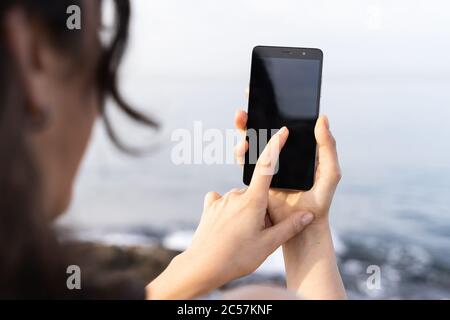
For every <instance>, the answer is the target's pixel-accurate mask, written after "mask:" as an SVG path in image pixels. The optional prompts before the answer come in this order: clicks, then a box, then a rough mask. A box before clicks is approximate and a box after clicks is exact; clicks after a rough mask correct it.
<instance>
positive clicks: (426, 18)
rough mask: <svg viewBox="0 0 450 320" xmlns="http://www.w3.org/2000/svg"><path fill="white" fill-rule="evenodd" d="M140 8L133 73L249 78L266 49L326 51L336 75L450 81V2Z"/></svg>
mask: <svg viewBox="0 0 450 320" xmlns="http://www.w3.org/2000/svg"><path fill="white" fill-rule="evenodd" d="M132 4H133V13H134V15H133V18H134V19H133V24H132V42H131V47H130V49H131V50H130V51H129V53H128V60H127V66H128V67H129V68H130V69H128V70H132V71H133V72H150V73H152V74H161V75H164V76H174V77H175V76H177V75H189V76H194V77H195V76H196V75H198V76H199V77H200V76H242V75H247V74H248V65H249V61H250V51H251V49H252V47H253V46H254V45H258V44H262V45H286V46H310V47H319V48H321V49H323V51H324V52H325V63H326V67H327V68H326V71H327V72H328V74H330V75H337V76H339V75H345V74H355V73H356V74H359V73H361V74H386V73H391V74H400V75H405V74H406V75H408V74H411V75H421V74H429V73H430V74H443V75H449V74H450V59H448V57H449V56H450V2H449V1H445V0H429V1H424V0H409V1H408V0H395V1H392V0H391V1H389V0H369V1H361V0H342V1H336V0H314V1H295V0H277V1H274V0H239V1H238V0H227V1H211V0H192V1H181V0H164V1H156V0H151V1H149V0H132ZM441 76H442V75H441Z"/></svg>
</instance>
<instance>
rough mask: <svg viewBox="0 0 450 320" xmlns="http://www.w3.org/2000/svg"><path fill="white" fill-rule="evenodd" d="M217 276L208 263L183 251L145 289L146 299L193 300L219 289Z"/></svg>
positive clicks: (219, 283) (219, 284)
mask: <svg viewBox="0 0 450 320" xmlns="http://www.w3.org/2000/svg"><path fill="white" fill-rule="evenodd" d="M222 284H223V283H221V281H220V279H219V277H218V274H217V273H215V272H214V271H213V270H212V269H211V268H209V265H208V263H203V262H202V261H201V259H198V257H196V256H192V255H191V253H190V252H189V251H185V252H183V253H181V254H179V255H178V256H176V257H175V258H174V259H173V260H172V261H171V263H170V264H169V266H168V267H167V268H166V270H164V272H163V273H162V274H160V275H159V276H158V277H157V278H156V279H155V280H153V281H152V282H151V283H150V284H149V285H148V286H147V288H146V293H147V298H148V299H154V300H166V299H167V300H178V299H193V298H196V297H199V296H202V295H205V294H207V293H208V292H210V291H212V290H214V289H216V288H218V287H220V286H221V285H222Z"/></svg>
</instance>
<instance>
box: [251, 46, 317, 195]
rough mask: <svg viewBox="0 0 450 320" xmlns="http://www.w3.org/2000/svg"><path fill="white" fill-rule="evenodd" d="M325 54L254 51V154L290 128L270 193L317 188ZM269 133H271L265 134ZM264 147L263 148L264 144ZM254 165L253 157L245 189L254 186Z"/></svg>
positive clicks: (299, 50) (269, 49)
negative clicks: (317, 129)
mask: <svg viewBox="0 0 450 320" xmlns="http://www.w3.org/2000/svg"><path fill="white" fill-rule="evenodd" d="M322 60H323V55H322V51H320V50H319V49H306V48H280V47H256V48H255V49H254V50H253V57H252V70H251V79H250V96H249V108H248V122H247V129H249V130H250V129H253V130H255V131H256V132H258V133H261V132H263V134H267V137H262V136H261V134H258V138H257V141H256V143H257V144H258V146H252V145H251V144H252V143H255V142H254V141H253V142H252V140H251V139H249V137H247V140H248V142H249V150H255V149H253V147H257V148H256V150H257V152H258V156H259V154H260V153H261V152H262V150H263V148H264V146H265V142H266V141H268V139H270V137H271V136H272V135H273V133H274V131H273V130H272V129H280V128H281V127H283V126H286V127H287V128H288V129H289V138H288V141H287V143H286V145H285V147H284V148H283V150H282V152H281V154H280V157H279V162H278V170H277V173H276V174H275V175H274V177H273V180H272V184H271V187H273V188H284V189H294V190H309V189H310V188H311V187H312V186H313V184H314V175H315V160H316V141H315V137H314V127H315V124H316V121H317V118H318V115H319V103H320V86H321V78H322ZM260 129H268V130H260ZM263 141H264V143H262V142H263ZM254 168H255V161H251V159H250V157H249V152H247V154H246V159H245V165H244V183H245V184H247V185H248V184H249V183H250V181H251V177H252V175H253V171H254Z"/></svg>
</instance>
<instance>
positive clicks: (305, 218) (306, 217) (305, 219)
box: [302, 213, 314, 226]
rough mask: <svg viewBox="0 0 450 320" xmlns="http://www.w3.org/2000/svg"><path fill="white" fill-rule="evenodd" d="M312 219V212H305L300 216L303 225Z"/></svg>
mask: <svg viewBox="0 0 450 320" xmlns="http://www.w3.org/2000/svg"><path fill="white" fill-rule="evenodd" d="M313 219H314V215H313V214H312V213H306V214H304V215H303V216H302V224H303V225H304V226H306V225H308V224H310V223H311V222H312V221H313Z"/></svg>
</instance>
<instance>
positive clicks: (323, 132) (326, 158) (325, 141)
mask: <svg viewBox="0 0 450 320" xmlns="http://www.w3.org/2000/svg"><path fill="white" fill-rule="evenodd" d="M315 136H316V140H317V147H318V157H319V159H318V160H319V166H318V172H319V173H320V174H319V177H318V180H317V187H319V188H321V189H323V190H324V191H325V190H334V189H335V188H336V186H337V184H338V182H339V180H340V177H341V170H340V167H339V160H338V155H337V151H336V140H335V139H334V137H333V135H332V134H331V132H330V129H329V122H328V118H327V117H326V116H321V117H320V118H319V119H318V121H317V124H316V128H315Z"/></svg>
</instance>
